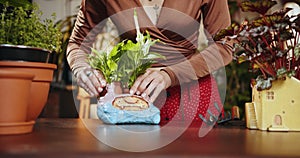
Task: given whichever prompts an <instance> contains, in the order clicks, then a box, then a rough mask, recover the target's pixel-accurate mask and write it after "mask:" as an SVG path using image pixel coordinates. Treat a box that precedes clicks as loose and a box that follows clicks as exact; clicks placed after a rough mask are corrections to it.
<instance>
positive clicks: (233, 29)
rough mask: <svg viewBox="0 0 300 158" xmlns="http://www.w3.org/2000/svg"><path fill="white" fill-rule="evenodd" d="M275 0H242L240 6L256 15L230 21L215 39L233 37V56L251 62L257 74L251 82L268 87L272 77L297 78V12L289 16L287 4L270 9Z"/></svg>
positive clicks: (299, 64) (299, 47)
mask: <svg viewBox="0 0 300 158" xmlns="http://www.w3.org/2000/svg"><path fill="white" fill-rule="evenodd" d="M276 4H277V2H276V1H274V0H261V1H254V0H244V1H242V2H241V3H240V8H241V9H242V11H244V12H255V13H257V14H258V15H259V16H258V17H256V18H254V19H253V20H248V19H246V20H244V21H243V22H242V23H241V24H239V23H236V22H234V23H232V24H231V26H229V27H228V28H226V29H224V30H221V31H220V32H219V33H218V34H217V35H216V36H215V37H214V38H215V40H221V39H223V40H229V41H234V48H233V51H234V57H235V60H236V61H237V62H238V63H243V62H250V69H249V70H250V71H251V72H253V73H255V74H257V78H256V79H255V80H253V81H252V86H254V85H255V86H256V87H257V89H258V90H263V89H269V88H270V87H271V86H272V84H271V83H272V81H273V80H277V79H285V78H286V77H291V76H294V77H296V78H298V79H300V44H299V38H300V14H299V15H294V16H289V15H288V14H287V12H288V11H290V10H291V9H290V8H283V9H280V10H279V11H276V12H273V13H271V14H270V13H269V10H270V8H272V7H273V6H274V5H276Z"/></svg>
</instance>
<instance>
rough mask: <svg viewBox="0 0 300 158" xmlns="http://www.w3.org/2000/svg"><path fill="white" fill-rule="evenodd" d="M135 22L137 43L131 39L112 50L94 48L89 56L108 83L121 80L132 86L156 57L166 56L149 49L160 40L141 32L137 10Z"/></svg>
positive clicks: (89, 59) (90, 61)
mask: <svg viewBox="0 0 300 158" xmlns="http://www.w3.org/2000/svg"><path fill="white" fill-rule="evenodd" d="M134 22H135V26H136V31H137V36H136V41H137V42H136V43H134V42H133V41H131V40H124V41H121V42H119V43H118V44H117V45H115V46H114V47H113V49H112V50H111V51H110V52H106V51H97V50H95V49H93V48H92V53H91V54H90V55H89V57H88V62H89V64H90V65H91V66H92V67H93V68H95V69H98V70H100V71H101V72H102V73H103V75H104V77H105V79H106V81H107V82H108V83H111V82H114V81H120V82H121V83H122V86H123V87H124V88H129V87H131V86H132V85H133V83H134V81H135V80H136V79H137V77H138V76H139V75H141V74H143V73H145V71H146V69H147V68H149V67H151V64H153V63H154V62H155V59H158V58H164V57H163V56H161V55H160V54H158V53H155V52H150V51H149V49H150V46H152V45H153V44H155V43H156V42H157V41H158V40H152V39H151V38H150V35H149V33H148V32H146V35H145V36H144V35H143V34H142V33H141V32H140V29H139V25H138V22H137V15H136V12H134Z"/></svg>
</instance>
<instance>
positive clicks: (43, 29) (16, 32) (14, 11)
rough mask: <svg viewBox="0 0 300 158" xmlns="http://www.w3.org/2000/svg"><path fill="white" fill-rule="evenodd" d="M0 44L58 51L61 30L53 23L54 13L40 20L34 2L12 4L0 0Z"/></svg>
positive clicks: (38, 11)
mask: <svg viewBox="0 0 300 158" xmlns="http://www.w3.org/2000/svg"><path fill="white" fill-rule="evenodd" d="M23 1H24V0H23ZM1 3H2V4H3V10H2V13H1V17H0V18H1V24H0V44H12V45H25V46H31V47H38V48H43V49H47V50H50V51H55V52H60V48H61V47H60V45H61V36H62V35H61V32H60V30H59V28H58V26H56V25H55V24H54V20H55V15H54V14H53V15H52V16H51V18H48V19H45V20H41V15H42V12H41V11H40V10H39V8H38V6H37V5H36V4H33V5H28V4H27V3H21V2H20V4H18V5H12V4H10V2H9V1H7V0H6V1H1Z"/></svg>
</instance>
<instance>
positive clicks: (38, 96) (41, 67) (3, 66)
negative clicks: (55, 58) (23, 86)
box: [0, 61, 57, 121]
mask: <svg viewBox="0 0 300 158" xmlns="http://www.w3.org/2000/svg"><path fill="white" fill-rule="evenodd" d="M56 67H57V66H56V65H55V64H48V63H39V62H17V61H1V62H0V70H14V71H22V72H29V73H33V74H34V75H35V77H34V79H33V82H32V86H31V90H30V100H29V107H28V114H27V121H31V120H36V119H37V117H38V116H39V114H40V113H41V111H42V110H43V108H44V106H45V104H46V102H47V99H48V94H49V88H50V83H51V81H52V78H53V71H54V70H55V69H56Z"/></svg>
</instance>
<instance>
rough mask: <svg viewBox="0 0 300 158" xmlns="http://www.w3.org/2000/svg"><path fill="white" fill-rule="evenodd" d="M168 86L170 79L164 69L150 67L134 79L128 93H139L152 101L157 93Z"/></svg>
mask: <svg viewBox="0 0 300 158" xmlns="http://www.w3.org/2000/svg"><path fill="white" fill-rule="evenodd" d="M170 86H171V79H170V76H169V75H168V74H167V73H166V72H165V71H161V70H159V69H151V68H150V69H148V70H147V71H146V73H145V74H143V75H141V76H139V77H138V78H137V79H136V81H135V82H134V84H133V85H132V87H131V89H130V94H137V95H141V96H142V97H144V98H145V99H148V100H149V101H150V102H152V103H153V102H154V101H155V99H156V98H157V97H158V95H159V94H160V93H161V92H162V91H163V90H165V89H167V88H168V87H170Z"/></svg>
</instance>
